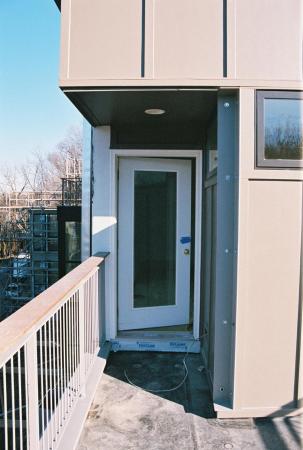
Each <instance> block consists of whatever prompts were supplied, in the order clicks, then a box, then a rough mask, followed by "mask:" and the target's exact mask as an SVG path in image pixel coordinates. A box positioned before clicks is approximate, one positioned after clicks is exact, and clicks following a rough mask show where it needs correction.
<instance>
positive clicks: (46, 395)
mask: <svg viewBox="0 0 303 450" xmlns="http://www.w3.org/2000/svg"><path fill="white" fill-rule="evenodd" d="M43 328H44V362H45V372H44V378H45V404H46V411H45V413H46V414H45V419H46V445H47V449H49V409H48V362H47V341H48V338H47V332H46V329H47V326H46V324H45V325H44V327H43Z"/></svg>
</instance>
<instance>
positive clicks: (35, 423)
mask: <svg viewBox="0 0 303 450" xmlns="http://www.w3.org/2000/svg"><path fill="white" fill-rule="evenodd" d="M24 359H25V374H26V409H27V436H28V448H29V449H30V450H38V449H39V404H38V367H37V335H36V333H34V334H33V335H32V336H31V337H30V339H29V340H28V341H27V343H26V344H25V358H24Z"/></svg>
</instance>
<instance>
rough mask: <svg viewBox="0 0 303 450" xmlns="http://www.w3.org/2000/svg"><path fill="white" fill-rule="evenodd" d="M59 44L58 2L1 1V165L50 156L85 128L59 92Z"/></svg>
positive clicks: (72, 107) (73, 109) (79, 117)
mask: <svg viewBox="0 0 303 450" xmlns="http://www.w3.org/2000/svg"><path fill="white" fill-rule="evenodd" d="M59 39H60V13H59V11H58V8H57V7H56V5H55V2H54V0H0V164H3V163H15V162H18V161H23V160H25V159H26V158H27V157H29V156H30V153H31V152H32V151H36V150H41V151H43V152H48V151H50V150H52V149H53V148H54V147H55V146H56V143H57V142H59V141H60V140H61V139H62V138H64V136H65V135H66V133H67V132H68V129H69V127H70V126H73V125H82V119H81V116H80V114H79V113H78V112H77V110H76V108H75V107H74V106H73V105H72V104H71V103H70V101H69V100H68V99H67V98H66V97H65V96H64V95H63V93H62V92H61V91H60V89H59V87H58V76H59V69H58V65H59Z"/></svg>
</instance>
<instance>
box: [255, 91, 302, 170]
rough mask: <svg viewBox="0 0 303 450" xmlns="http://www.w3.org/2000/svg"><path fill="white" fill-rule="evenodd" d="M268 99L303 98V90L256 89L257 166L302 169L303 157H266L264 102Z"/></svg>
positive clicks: (262, 167)
mask: <svg viewBox="0 0 303 450" xmlns="http://www.w3.org/2000/svg"><path fill="white" fill-rule="evenodd" d="M266 99H277V100H281V99H289V100H293V99H295V100H303V92H302V91H263V90H260V91H259V90H258V91H256V100H257V101H256V168H258V169H259V168H261V169H302V167H303V159H266V158H265V127H264V103H265V100H266Z"/></svg>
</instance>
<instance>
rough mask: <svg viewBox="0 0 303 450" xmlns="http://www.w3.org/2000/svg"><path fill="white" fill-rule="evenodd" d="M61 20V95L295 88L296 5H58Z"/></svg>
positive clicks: (230, 0)
mask: <svg viewBox="0 0 303 450" xmlns="http://www.w3.org/2000/svg"><path fill="white" fill-rule="evenodd" d="M61 12H62V33H61V69H60V85H61V86H62V87H71V86H77V87H79V86H82V87H84V86H86V87H87V86H93V87H96V86H108V85H110V86H115V85H116V86H118V85H119V86H123V85H124V86H130V85H136V86H145V85H163V86H168V85H179V86H180V85H203V84H206V85H217V86H229V85H230V86H238V85H239V86H241V85H243V86H247V85H250V86H253V85H254V84H256V85H259V86H264V87H270V86H273V87H277V86H279V84H280V87H281V88H285V87H287V86H289V87H290V83H291V86H292V87H293V88H296V87H297V88H299V87H300V81H301V80H302V51H301V44H302V20H301V17H302V2H301V1H300V0H289V1H287V2H285V1H278V2H277V1H276V0H267V1H266V2H264V0H254V1H253V2H252V1H250V0H203V1H200V0H167V1H165V2H163V1H161V0H145V1H142V0H111V1H109V0H91V1H90V2H87V1H86V0H63V1H62V8H61ZM210 80H212V82H210Z"/></svg>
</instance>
